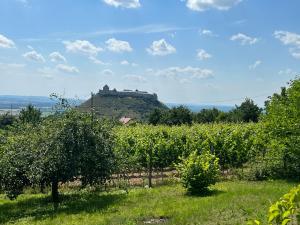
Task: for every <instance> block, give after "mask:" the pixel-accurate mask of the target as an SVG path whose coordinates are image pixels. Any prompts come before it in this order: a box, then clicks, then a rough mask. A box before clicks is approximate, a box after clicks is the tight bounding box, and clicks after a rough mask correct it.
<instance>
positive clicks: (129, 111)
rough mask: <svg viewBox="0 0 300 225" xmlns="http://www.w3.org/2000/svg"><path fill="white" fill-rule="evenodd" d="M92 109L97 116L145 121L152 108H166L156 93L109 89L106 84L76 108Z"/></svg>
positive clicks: (87, 110)
mask: <svg viewBox="0 0 300 225" xmlns="http://www.w3.org/2000/svg"><path fill="white" fill-rule="evenodd" d="M92 109H93V112H94V113H95V115H96V116H99V117H106V118H114V119H117V120H119V119H120V118H125V119H127V118H131V119H134V120H142V121H146V120H147V118H148V116H149V115H150V113H151V112H152V111H153V110H154V109H167V106H165V105H164V104H163V103H161V102H160V101H158V97H157V95H156V94H150V93H148V92H145V91H139V90H135V91H133V90H123V91H117V90H116V89H113V90H110V89H109V87H108V85H105V86H104V87H103V88H102V89H100V90H99V91H98V93H96V94H93V95H92V96H91V98H89V99H88V100H86V101H85V102H83V103H82V104H81V105H80V106H78V110H80V111H84V112H91V111H92Z"/></svg>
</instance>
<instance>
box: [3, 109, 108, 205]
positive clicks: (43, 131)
mask: <svg viewBox="0 0 300 225" xmlns="http://www.w3.org/2000/svg"><path fill="white" fill-rule="evenodd" d="M110 130H111V127H110V126H109V125H108V124H106V123H104V122H101V121H97V120H95V121H92V119H91V117H90V116H89V115H85V114H80V113H77V112H75V111H69V112H66V113H64V114H63V115H61V116H58V117H49V118H48V119H46V120H44V121H43V122H42V123H41V124H40V125H35V126H34V127H33V125H30V124H20V125H19V127H16V128H15V129H14V130H12V131H11V133H10V134H9V137H8V139H7V142H6V143H5V144H4V146H3V147H2V148H3V150H2V151H1V152H0V156H1V157H0V168H1V170H0V185H1V187H2V189H3V190H4V191H6V193H7V194H8V196H9V197H12V198H14V197H16V196H17V195H18V194H20V193H21V192H22V190H23V188H24V187H26V186H28V185H41V184H44V185H50V184H51V185H52V196H53V198H54V199H53V200H55V201H57V197H58V196H57V195H58V183H59V182H62V183H64V182H67V181H73V180H80V181H81V182H82V183H83V185H87V184H91V185H95V184H103V183H104V182H105V181H106V180H107V179H109V177H110V175H111V173H112V170H113V163H114V155H113V152H112V136H111V132H110Z"/></svg>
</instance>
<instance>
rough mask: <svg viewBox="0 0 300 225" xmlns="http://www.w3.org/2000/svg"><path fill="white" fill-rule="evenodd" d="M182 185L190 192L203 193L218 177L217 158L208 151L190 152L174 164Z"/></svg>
mask: <svg viewBox="0 0 300 225" xmlns="http://www.w3.org/2000/svg"><path fill="white" fill-rule="evenodd" d="M176 168H177V170H178V172H179V175H180V178H181V182H182V184H183V186H184V187H185V188H186V189H187V191H188V192H190V193H191V194H205V193H207V190H208V187H209V186H210V185H212V184H215V183H216V182H217V180H218V177H219V172H220V170H219V159H218V158H217V157H216V156H215V155H213V154H211V153H210V152H208V151H204V152H202V153H201V154H198V152H197V151H194V152H192V153H191V154H190V155H189V156H188V157H187V158H186V159H184V160H183V161H182V162H181V163H179V164H178V165H177V166H176Z"/></svg>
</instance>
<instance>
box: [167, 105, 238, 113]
mask: <svg viewBox="0 0 300 225" xmlns="http://www.w3.org/2000/svg"><path fill="white" fill-rule="evenodd" d="M165 104H166V105H167V106H168V107H169V108H173V107H178V106H180V105H183V106H185V107H187V108H188V109H189V110H191V111H192V112H200V111H201V110H202V109H212V108H216V109H218V110H220V111H223V112H229V111H230V110H232V109H234V106H229V105H201V104H199V105H198V104H184V103H183V104H180V103H165Z"/></svg>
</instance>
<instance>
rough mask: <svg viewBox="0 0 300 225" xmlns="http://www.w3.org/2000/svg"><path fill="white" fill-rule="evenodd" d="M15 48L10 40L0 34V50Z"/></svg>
mask: <svg viewBox="0 0 300 225" xmlns="http://www.w3.org/2000/svg"><path fill="white" fill-rule="evenodd" d="M15 47H16V45H15V43H14V42H13V41H12V40H10V39H8V38H7V37H5V36H4V35H2V34H0V48H15Z"/></svg>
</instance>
